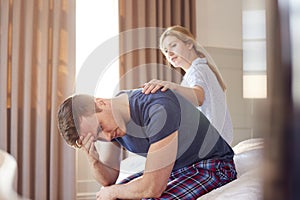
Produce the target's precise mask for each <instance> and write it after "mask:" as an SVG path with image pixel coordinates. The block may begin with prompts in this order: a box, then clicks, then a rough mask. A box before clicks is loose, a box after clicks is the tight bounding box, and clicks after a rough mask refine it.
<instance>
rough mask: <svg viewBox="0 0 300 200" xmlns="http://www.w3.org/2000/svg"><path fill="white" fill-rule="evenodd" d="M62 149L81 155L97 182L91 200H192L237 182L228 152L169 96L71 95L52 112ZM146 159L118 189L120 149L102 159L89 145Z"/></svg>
mask: <svg viewBox="0 0 300 200" xmlns="http://www.w3.org/2000/svg"><path fill="white" fill-rule="evenodd" d="M58 119H59V129H60V132H61V135H62V136H63V138H64V139H65V141H66V142H67V143H68V144H69V145H71V146H73V147H77V148H81V149H83V150H84V151H85V152H86V153H87V156H88V160H89V162H90V164H91V169H92V170H93V173H94V175H95V179H96V180H97V181H98V182H99V183H100V184H101V185H103V187H102V188H101V189H100V191H99V192H98V193H97V199H98V200H100V199H105V200H110V199H147V198H151V199H189V200H191V199H197V198H198V197H199V196H201V195H203V194H205V193H207V192H209V191H211V190H213V189H215V188H218V187H220V186H222V185H224V184H226V183H228V182H230V181H232V180H234V179H235V178H236V171H235V166H234V163H233V155H234V153H233V151H232V149H231V147H230V146H229V145H228V144H227V143H226V142H225V141H224V139H223V138H222V137H220V135H219V133H218V132H217V131H216V129H215V128H214V127H213V126H212V125H211V124H210V122H209V121H208V120H207V118H206V117H205V116H204V115H203V114H202V113H201V112H200V111H199V110H198V109H197V108H196V107H195V106H193V105H192V104H191V103H190V102H188V101H187V100H186V99H185V98H183V97H182V96H180V95H179V94H177V93H175V92H174V91H172V90H167V91H165V92H160V91H158V92H156V93H155V94H148V95H146V94H143V93H142V90H141V89H136V90H128V91H122V92H120V93H119V94H118V95H116V97H114V98H112V99H102V98H94V97H92V96H88V95H74V96H71V97H69V98H67V99H66V100H65V101H64V102H63V103H62V104H61V106H60V108H59V112H58ZM97 140H103V141H109V142H111V144H112V145H114V146H115V147H121V146H122V147H124V148H126V149H127V150H128V151H131V152H133V153H137V154H140V155H142V156H145V157H146V164H145V169H144V171H143V172H142V173H139V174H137V175H134V176H132V177H129V178H128V179H127V180H124V181H123V182H121V183H118V184H116V183H115V182H116V180H117V178H118V175H119V171H120V169H119V167H120V159H119V158H120V152H121V151H120V148H113V151H111V152H110V154H109V156H107V155H106V156H105V155H101V153H100V155H99V154H98V152H97V151H96V148H95V146H94V142H95V141H97Z"/></svg>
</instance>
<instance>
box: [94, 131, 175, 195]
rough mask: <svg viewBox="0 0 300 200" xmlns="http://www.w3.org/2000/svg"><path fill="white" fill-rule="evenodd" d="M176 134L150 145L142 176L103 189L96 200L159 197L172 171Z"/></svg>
mask: <svg viewBox="0 0 300 200" xmlns="http://www.w3.org/2000/svg"><path fill="white" fill-rule="evenodd" d="M177 140H178V132H177V131H175V132H174V133H173V134H171V135H169V136H167V137H166V138H164V139H162V140H160V141H158V142H156V143H154V144H152V145H151V146H150V148H149V151H148V155H147V160H146V166H145V171H144V174H143V176H141V177H140V178H137V179H135V180H133V181H130V182H129V183H126V184H120V185H112V186H109V187H103V188H101V190H100V191H99V192H98V193H97V200H102V199H105V200H108V199H117V198H119V199H141V198H151V197H152V198H155V197H160V196H161V194H162V193H163V192H164V191H165V189H166V187H167V183H168V179H169V177H170V174H171V171H172V169H173V166H174V163H175V160H176V155H177V145H178V143H177V142H178V141H177Z"/></svg>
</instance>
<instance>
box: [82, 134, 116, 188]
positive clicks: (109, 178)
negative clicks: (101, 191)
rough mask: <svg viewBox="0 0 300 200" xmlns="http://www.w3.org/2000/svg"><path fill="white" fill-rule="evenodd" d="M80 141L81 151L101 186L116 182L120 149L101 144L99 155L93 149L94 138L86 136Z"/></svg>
mask: <svg viewBox="0 0 300 200" xmlns="http://www.w3.org/2000/svg"><path fill="white" fill-rule="evenodd" d="M81 139H82V144H83V145H82V147H81V149H82V150H83V151H84V152H85V153H86V155H87V158H88V161H89V164H90V167H91V170H92V173H93V175H94V178H95V179H96V180H97V182H99V183H100V184H101V185H103V186H109V185H112V184H114V183H115V182H116V180H117V178H118V176H119V172H120V161H121V148H120V146H119V145H118V144H115V143H112V142H105V143H104V142H103V143H102V144H101V149H100V151H101V155H99V154H98V152H97V149H96V147H95V143H94V138H93V137H92V136H91V135H90V134H88V135H87V136H86V137H85V138H81Z"/></svg>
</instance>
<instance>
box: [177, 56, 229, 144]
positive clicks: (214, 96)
mask: <svg viewBox="0 0 300 200" xmlns="http://www.w3.org/2000/svg"><path fill="white" fill-rule="evenodd" d="M181 85H182V86H186V87H194V86H200V87H202V88H203V90H204V92H205V94H204V96H205V97H204V102H203V104H202V106H198V109H199V110H201V111H202V112H203V114H204V115H205V116H206V117H207V118H208V119H209V120H210V122H211V123H212V124H213V125H214V126H215V128H216V129H217V130H218V131H219V133H220V135H221V136H222V137H223V138H224V139H225V141H226V142H227V143H228V144H231V142H232V140H233V128H232V122H231V117H230V113H229V110H228V107H227V102H226V94H225V92H224V91H223V90H222V88H221V86H220V84H219V82H218V80H217V77H216V76H215V74H214V73H213V71H212V70H211V69H210V68H209V66H208V64H207V60H206V58H197V59H195V60H194V61H193V62H192V65H191V67H190V68H189V69H188V70H187V71H186V74H185V75H184V76H183V80H182V82H181Z"/></svg>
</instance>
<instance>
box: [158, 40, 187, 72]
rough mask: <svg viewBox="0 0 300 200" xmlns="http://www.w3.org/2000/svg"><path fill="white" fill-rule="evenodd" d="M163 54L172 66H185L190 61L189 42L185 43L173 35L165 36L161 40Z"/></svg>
mask: <svg viewBox="0 0 300 200" xmlns="http://www.w3.org/2000/svg"><path fill="white" fill-rule="evenodd" d="M162 46H163V54H164V55H165V57H166V58H167V60H168V62H169V63H171V64H172V65H173V66H174V67H181V68H185V67H188V66H189V65H190V63H191V61H190V60H189V56H188V55H189V51H190V50H191V47H190V46H191V44H186V43H184V42H183V41H181V40H179V39H178V38H177V37H175V36H167V37H166V38H165V39H164V40H163V44H162Z"/></svg>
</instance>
